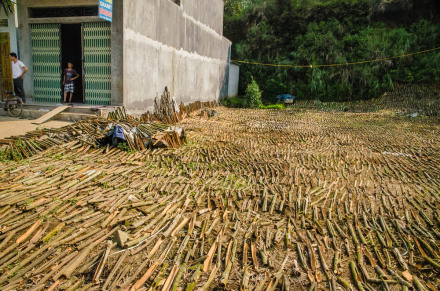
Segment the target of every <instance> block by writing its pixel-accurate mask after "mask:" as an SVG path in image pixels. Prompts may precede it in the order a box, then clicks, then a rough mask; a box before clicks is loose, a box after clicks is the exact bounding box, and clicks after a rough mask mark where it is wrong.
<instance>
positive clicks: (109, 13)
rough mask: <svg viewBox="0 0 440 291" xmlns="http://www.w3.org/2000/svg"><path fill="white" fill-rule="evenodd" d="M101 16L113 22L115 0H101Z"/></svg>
mask: <svg viewBox="0 0 440 291" xmlns="http://www.w3.org/2000/svg"><path fill="white" fill-rule="evenodd" d="M99 18H101V19H104V20H107V21H110V22H112V19H113V0H99Z"/></svg>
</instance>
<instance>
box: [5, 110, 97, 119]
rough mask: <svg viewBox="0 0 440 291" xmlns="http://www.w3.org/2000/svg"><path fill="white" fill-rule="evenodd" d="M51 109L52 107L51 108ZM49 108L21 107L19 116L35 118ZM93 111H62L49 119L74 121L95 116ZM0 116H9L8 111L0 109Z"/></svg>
mask: <svg viewBox="0 0 440 291" xmlns="http://www.w3.org/2000/svg"><path fill="white" fill-rule="evenodd" d="M52 109H53V108H52ZM49 111H50V110H48V109H44V108H41V109H40V110H35V109H23V112H22V113H21V117H22V118H24V119H30V120H35V119H38V118H40V117H41V116H43V115H45V114H47V113H48V112H49ZM96 115H97V114H96V113H95V112H92V111H90V113H79V112H62V113H60V114H57V115H55V116H54V117H53V118H52V119H50V120H62V121H71V122H76V121H79V120H83V119H86V118H88V117H92V116H96ZM0 116H9V115H8V112H7V111H5V110H3V109H0Z"/></svg>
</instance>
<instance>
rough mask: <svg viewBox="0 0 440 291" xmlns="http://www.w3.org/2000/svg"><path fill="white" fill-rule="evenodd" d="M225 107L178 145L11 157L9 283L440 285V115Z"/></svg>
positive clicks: (5, 209)
mask: <svg viewBox="0 0 440 291" xmlns="http://www.w3.org/2000/svg"><path fill="white" fill-rule="evenodd" d="M217 110H218V115H217V116H215V117H213V118H211V119H209V120H204V119H201V118H200V117H198V116H196V115H194V116H193V117H192V118H188V119H186V120H185V121H184V122H183V123H182V124H181V126H183V127H184V128H185V130H186V133H187V135H188V143H187V144H186V145H184V146H182V147H180V148H178V149H161V150H155V151H145V152H138V153H130V152H122V151H119V150H117V149H98V150H87V149H88V148H89V147H86V146H84V147H82V148H75V149H73V150H72V149H69V148H67V147H65V146H59V147H54V148H51V149H49V150H47V151H46V152H43V153H42V154H38V155H35V156H33V157H31V158H30V159H28V160H24V161H20V162H11V161H8V162H2V163H1V164H0V289H2V290H25V289H26V290H27V289H32V288H33V290H43V289H48V288H51V289H52V290H103V289H105V290H129V289H131V290H157V289H159V288H160V289H161V290H334V291H336V290H341V289H344V290H405V289H404V286H407V287H409V288H410V290H411V288H413V287H417V289H418V290H436V288H438V286H440V279H439V278H440V276H439V274H440V265H439V257H440V252H439V243H440V212H439V207H440V197H439V195H440V166H439V165H440V135H439V134H438V133H439V132H440V125H439V123H438V120H434V119H429V118H416V119H410V118H406V117H399V116H395V115H392V114H390V113H368V114H355V113H329V112H319V111H311V110H301V109H296V108H293V109H289V110H279V111H275V110H245V109H235V110H233V109H225V108H218V109H217ZM150 288H151V289H150Z"/></svg>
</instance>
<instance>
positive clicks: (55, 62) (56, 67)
mask: <svg viewBox="0 0 440 291" xmlns="http://www.w3.org/2000/svg"><path fill="white" fill-rule="evenodd" d="M31 44H32V68H33V72H34V93H35V101H37V102H60V101H61V37H60V24H32V25H31Z"/></svg>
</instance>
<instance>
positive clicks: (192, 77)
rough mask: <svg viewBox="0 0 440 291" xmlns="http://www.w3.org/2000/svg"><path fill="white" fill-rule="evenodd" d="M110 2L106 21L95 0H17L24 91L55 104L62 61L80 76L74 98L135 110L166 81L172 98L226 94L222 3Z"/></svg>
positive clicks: (188, 99) (151, 101)
mask: <svg viewBox="0 0 440 291" xmlns="http://www.w3.org/2000/svg"><path fill="white" fill-rule="evenodd" d="M110 2H111V1H110ZM112 2H113V15H112V18H113V19H112V22H108V21H103V20H101V19H99V17H98V5H99V1H98V0H75V1H67V0H18V1H17V13H18V24H19V26H18V27H19V47H20V58H21V60H22V61H23V62H24V63H25V64H26V65H27V66H28V68H29V73H28V75H27V76H26V78H25V91H26V94H27V95H28V96H30V97H32V98H33V101H36V102H46V103H47V102H49V103H58V102H60V100H61V94H62V83H61V78H62V71H63V68H65V67H66V66H67V62H68V61H70V62H72V63H73V64H74V68H75V69H76V71H78V73H80V74H81V78H79V79H78V81H77V83H76V92H75V94H74V99H73V100H74V102H82V103H85V104H89V105H117V106H119V105H124V106H126V108H127V109H129V110H130V111H131V112H132V113H141V112H144V111H145V110H149V109H151V108H152V106H153V104H154V98H155V97H156V96H160V95H161V93H162V91H163V89H164V87H165V86H168V88H169V90H170V91H171V95H172V96H173V97H174V98H175V99H176V101H177V102H178V103H180V102H187V103H188V102H193V101H196V100H200V101H209V100H218V98H219V97H220V96H226V95H227V91H228V88H227V87H228V83H227V79H228V78H227V76H228V68H229V54H230V42H229V40H227V39H226V38H224V37H223V0H181V1H171V0H136V1H132V0H113V1H112Z"/></svg>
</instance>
